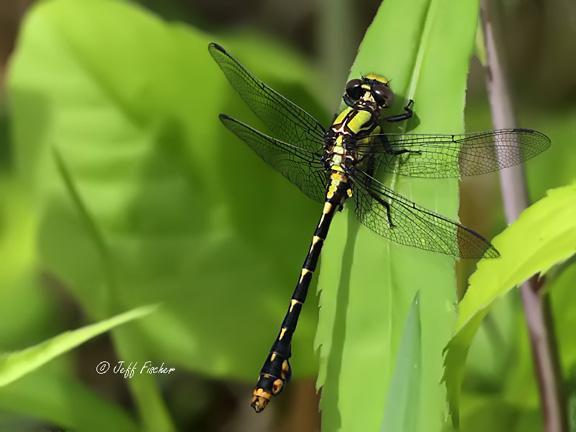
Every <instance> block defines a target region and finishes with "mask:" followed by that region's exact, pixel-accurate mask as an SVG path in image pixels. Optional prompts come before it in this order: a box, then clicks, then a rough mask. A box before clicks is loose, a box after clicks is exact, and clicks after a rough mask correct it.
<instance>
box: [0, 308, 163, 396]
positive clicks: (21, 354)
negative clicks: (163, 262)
mask: <svg viewBox="0 0 576 432" xmlns="http://www.w3.org/2000/svg"><path fill="white" fill-rule="evenodd" d="M155 309H156V306H143V307H140V308H137V309H133V310H130V311H128V312H124V313H122V314H120V315H116V316H114V317H112V318H108V319H106V320H103V321H100V322H97V323H95V324H91V325H88V326H85V327H81V328H79V329H76V330H71V331H67V332H65V333H62V334H59V335H58V336H54V337H53V338H50V339H48V340H46V341H44V342H41V343H39V344H37V345H34V346H32V347H30V348H26V349H24V350H21V351H16V352H12V353H6V354H3V355H2V356H0V387H2V386H5V385H7V384H10V383H11V382H13V381H15V380H17V379H18V378H21V377H22V376H24V375H26V374H28V373H30V372H32V371H34V370H36V369H38V368H39V367H40V366H42V365H44V364H46V363H47V362H49V361H50V360H52V359H54V358H55V357H58V356H59V355H62V354H64V353H66V352H68V351H70V350H71V349H73V348H76V347H77V346H78V345H81V344H82V343H84V342H86V341H87V340H89V339H92V338H93V337H94V336H97V335H99V334H102V333H105V332H107V331H108V330H110V329H113V328H114V327H117V326H119V325H121V324H124V323H127V322H129V321H132V320H135V319H137V318H141V317H143V316H146V315H148V314H150V313H151V312H153V311H154V310H155Z"/></svg>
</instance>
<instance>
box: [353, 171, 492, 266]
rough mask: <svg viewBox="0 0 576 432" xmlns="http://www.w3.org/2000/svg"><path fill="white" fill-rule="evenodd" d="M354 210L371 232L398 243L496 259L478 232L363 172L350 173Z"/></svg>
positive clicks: (460, 254) (463, 256) (445, 252)
mask: <svg viewBox="0 0 576 432" xmlns="http://www.w3.org/2000/svg"><path fill="white" fill-rule="evenodd" d="M351 178H352V181H353V182H354V195H353V197H354V199H355V203H356V207H355V211H356V215H357V217H358V219H359V220H360V222H361V223H362V224H363V225H365V226H366V227H367V228H370V229H371V230H372V231H374V232H375V233H377V234H379V235H381V236H383V237H385V238H387V239H389V240H392V241H393V242H396V243H400V244H402V245H406V246H411V247H416V248H419V249H424V250H428V251H432V252H439V253H443V254H446V255H452V256H455V257H462V258H481V257H486V258H496V257H498V256H499V253H498V251H497V250H496V249H495V248H494V247H493V246H492V245H491V244H490V242H489V241H488V240H486V239H485V238H484V237H482V236H481V235H480V234H478V233H476V232H474V231H472V230H471V229H469V228H466V227H465V226H463V225H460V224H459V223H457V222H455V221H452V220H450V219H448V218H446V217H444V216H442V215H440V214H438V213H435V212H433V211H431V210H428V209H425V208H423V207H420V206H419V205H417V204H415V203H414V202H412V201H410V200H408V199H406V198H404V197H403V196H401V195H399V194H397V193H396V192H394V191H392V190H391V189H389V188H387V187H386V186H385V185H383V184H382V183H380V182H379V181H378V180H376V179H374V178H373V177H371V176H370V175H368V174H367V173H365V172H363V171H356V172H355V173H354V174H352V175H351Z"/></svg>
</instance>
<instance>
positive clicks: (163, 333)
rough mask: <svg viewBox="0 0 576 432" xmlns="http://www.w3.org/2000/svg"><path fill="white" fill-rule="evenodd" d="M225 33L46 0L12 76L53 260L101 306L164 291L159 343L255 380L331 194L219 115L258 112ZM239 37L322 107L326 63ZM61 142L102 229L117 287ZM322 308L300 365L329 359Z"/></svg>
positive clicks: (87, 301)
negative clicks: (320, 206) (319, 346)
mask: <svg viewBox="0 0 576 432" xmlns="http://www.w3.org/2000/svg"><path fill="white" fill-rule="evenodd" d="M210 40H211V38H208V37H207V36H206V35H204V34H202V33H200V32H199V31H196V30H194V29H192V28H190V27H187V26H184V25H181V24H167V23H164V22H162V21H160V20H158V19H157V18H155V17H153V16H152V15H150V14H149V13H147V12H145V11H144V10H142V9H139V8H137V7H134V6H133V5H130V4H129V3H128V2H118V1H110V0H98V1H95V0H85V1H82V2H77V1H74V0H54V1H45V2H41V3H39V4H38V5H37V6H36V7H35V8H34V9H33V10H32V11H31V12H30V14H29V15H28V16H27V19H26V22H25V24H24V27H23V33H22V36H21V38H20V41H19V44H18V50H17V52H16V53H15V56H14V58H13V61H12V67H11V73H10V82H9V84H8V90H9V96H10V109H11V118H12V119H13V122H14V128H13V129H14V130H13V135H14V136H13V138H14V142H15V147H16V151H15V160H16V162H17V169H18V172H19V173H20V176H21V178H22V179H27V180H26V181H27V182H28V183H32V184H33V186H34V187H35V194H34V197H35V198H37V200H38V201H40V202H41V205H42V215H43V219H42V221H41V222H42V223H41V232H40V263H41V264H42V265H43V266H44V267H45V268H47V269H48V270H49V271H50V272H51V273H53V274H55V275H56V276H57V277H58V278H59V279H60V280H62V281H63V283H64V284H65V285H66V286H67V287H68V288H69V289H70V290H71V291H72V292H73V294H74V295H75V297H76V298H77V299H78V301H79V302H80V303H81V305H82V306H83V307H84V308H85V309H86V310H87V311H88V313H89V315H91V316H103V315H102V313H103V311H105V310H106V308H107V305H109V302H110V301H111V299H112V300H113V301H112V304H113V307H114V309H115V310H118V309H125V308H129V307H132V306H134V305H138V304H147V303H151V302H154V303H156V302H161V303H162V305H163V308H162V309H161V310H160V311H159V312H158V313H157V314H154V316H152V317H150V319H149V320H146V321H145V322H142V323H138V334H137V335H136V336H135V337H136V338H137V339H136V340H135V341H134V343H135V344H136V345H139V346H141V347H142V349H143V350H145V351H146V353H145V354H146V355H147V356H150V358H161V359H162V360H163V361H166V362H171V363H174V364H177V365H180V366H182V367H185V368H188V369H192V370H195V371H199V372H203V373H208V374H215V375H218V376H227V377H235V378H242V379H249V380H250V381H251V380H253V379H254V377H255V376H257V373H258V368H259V367H260V366H261V364H262V361H263V359H264V357H263V356H265V355H266V353H267V351H268V349H269V345H270V344H271V342H272V341H273V339H274V336H275V333H276V331H277V327H278V326H279V324H280V320H281V319H282V316H283V314H284V312H285V308H286V305H287V302H288V299H289V297H290V292H291V290H292V288H293V286H294V283H295V282H296V280H297V277H298V269H299V267H300V265H301V261H302V257H303V254H304V253H305V251H306V250H307V246H308V245H307V243H308V241H309V235H310V230H311V229H312V228H311V227H313V226H314V223H315V219H316V207H315V205H314V204H313V203H312V202H310V201H309V200H307V199H306V198H305V197H304V196H302V195H301V193H300V192H299V191H298V190H296V188H294V187H292V186H291V185H289V184H288V182H286V181H285V179H284V178H282V177H281V176H279V175H277V174H276V173H274V172H273V171H272V170H270V169H269V168H268V167H267V166H265V164H263V163H262V162H261V161H260V160H259V159H258V157H257V156H255V155H253V154H252V153H251V150H250V149H248V148H246V147H245V146H244V145H243V144H242V143H241V142H238V141H236V140H234V138H233V137H232V136H231V135H230V134H229V132H228V131H226V130H225V129H224V128H223V127H222V126H221V124H220V123H219V121H218V118H217V116H218V113H220V112H230V113H234V114H235V115H236V114H238V116H239V117H240V118H243V117H245V116H246V115H248V114H247V109H246V108H245V107H244V106H243V104H242V103H241V101H240V100H239V98H238V96H237V95H236V94H234V93H233V90H232V89H230V87H229V86H228V85H227V84H226V83H225V80H224V77H223V76H222V74H221V73H220V71H219V70H218V68H217V66H216V65H215V64H214V62H213V60H212V59H211V58H210V56H209V55H208V52H207V45H208V42H209V41H210ZM227 47H229V49H230V50H231V51H232V52H233V53H235V54H236V55H237V56H238V57H239V58H240V59H241V60H242V61H243V62H244V63H245V64H246V65H247V66H248V67H250V68H252V69H254V71H255V72H256V73H258V74H259V75H261V76H262V78H263V79H265V80H266V81H268V82H270V83H271V84H272V85H273V86H274V87H276V88H278V89H279V90H280V91H282V92H283V93H285V94H287V95H288V96H291V97H294V99H295V100H297V101H298V102H302V103H303V105H304V106H306V107H309V108H311V110H312V111H318V107H317V105H316V104H313V103H310V101H311V98H310V95H309V92H308V91H307V89H306V87H305V86H303V85H302V84H301V83H303V82H307V80H309V79H310V76H311V74H310V73H309V70H308V69H307V68H305V67H304V66H303V63H302V62H301V61H299V59H297V58H295V56H294V55H293V54H291V52H290V51H287V50H286V49H285V48H282V47H279V46H278V45H276V44H273V43H271V42H262V41H255V39H254V38H245V39H244V42H243V40H242V39H240V38H237V44H236V45H232V46H230V45H227ZM308 85H310V83H308ZM31 125H33V127H32V126H31ZM51 146H57V148H58V150H59V153H60V155H61V157H62V160H64V161H65V163H66V167H67V170H68V171H69V174H70V178H72V179H73V180H74V184H75V187H76V189H77V195H78V197H79V199H80V200H81V201H82V202H83V203H84V204H85V206H86V212H87V213H89V214H90V216H91V217H92V218H93V220H94V225H95V226H97V228H98V230H99V232H100V233H101V234H102V235H101V237H102V242H103V243H104V244H105V246H106V250H107V253H108V257H109V258H107V259H108V260H109V262H111V263H113V267H114V268H113V278H114V281H115V284H114V288H112V289H111V290H108V289H106V288H105V287H106V286H107V282H108V280H107V278H109V275H108V273H107V272H106V271H105V270H104V267H105V265H104V263H103V262H102V254H101V253H100V249H99V248H98V246H97V245H96V244H95V242H94V237H93V236H92V235H91V234H90V232H89V230H88V229H87V228H86V224H85V223H84V220H83V218H82V216H81V214H80V213H79V212H78V208H77V206H76V205H75V201H74V199H71V198H73V197H71V196H70V194H69V190H68V189H67V188H66V187H65V185H64V183H63V182H62V180H61V178H60V177H59V175H58V172H57V169H56V168H55V166H54V163H53V160H52V157H51V151H50V147H51ZM23 181H24V180H23ZM274 250H277V251H278V250H280V251H281V253H273V251H274ZM110 291H111V292H110ZM312 300H314V299H312ZM311 303H313V302H311ZM315 323H316V310H315V308H314V305H313V304H311V305H310V307H307V308H306V309H305V312H304V313H303V316H302V323H301V326H300V327H299V329H298V337H297V338H296V340H295V343H294V346H293V349H294V362H293V363H294V364H293V366H294V369H295V373H296V375H299V374H312V373H314V372H315V370H316V360H315V356H314V353H313V349H312V340H313V332H314V328H315ZM167 335H169V337H167ZM238 335H246V337H238Z"/></svg>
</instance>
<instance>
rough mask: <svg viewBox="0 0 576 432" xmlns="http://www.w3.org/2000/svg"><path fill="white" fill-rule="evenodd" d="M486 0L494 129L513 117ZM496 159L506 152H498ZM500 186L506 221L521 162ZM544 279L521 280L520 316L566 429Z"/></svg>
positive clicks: (550, 420)
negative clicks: (521, 310)
mask: <svg viewBox="0 0 576 432" xmlns="http://www.w3.org/2000/svg"><path fill="white" fill-rule="evenodd" d="M489 3H490V0H481V2H480V14H481V23H482V30H483V32H484V44H485V47H486V64H485V69H486V70H485V72H486V73H485V76H486V87H487V89H488V98H489V101H490V108H491V111H492V123H493V125H494V127H495V128H496V129H507V128H514V127H515V126H516V120H515V116H514V110H513V107H512V101H511V97H510V92H509V89H508V85H507V82H506V77H505V73H504V70H503V67H502V63H501V60H500V58H499V55H498V51H497V49H496V42H495V35H494V26H493V21H492V20H491V16H490V14H489V10H490V5H489ZM498 157H499V158H504V157H506V155H505V154H503V153H500V152H499V154H498ZM500 185H501V190H502V198H503V201H504V210H505V214H506V220H507V222H508V223H512V222H513V221H514V220H515V219H517V218H518V216H519V215H520V213H521V212H522V211H523V210H524V209H525V208H526V207H527V205H528V193H527V189H526V182H525V178H524V171H523V168H522V166H518V167H514V168H508V169H505V170H502V171H500ZM542 285H543V281H542V280H539V279H538V276H537V275H534V276H532V277H531V278H530V279H528V280H527V281H526V282H524V283H523V284H522V285H521V288H520V292H521V297H522V303H523V306H524V315H525V319H526V324H527V327H528V333H529V335H530V342H531V348H532V357H533V359H534V367H535V372H536V376H537V378H538V384H539V391H540V401H541V405H542V413H543V416H544V430H545V431H546V432H566V431H567V430H568V422H567V419H566V410H565V404H564V398H563V395H562V390H561V372H560V364H559V360H558V352H557V347H556V343H555V336H554V331H553V330H554V329H553V326H552V320H551V314H550V302H549V298H548V296H546V295H542V294H541V289H542Z"/></svg>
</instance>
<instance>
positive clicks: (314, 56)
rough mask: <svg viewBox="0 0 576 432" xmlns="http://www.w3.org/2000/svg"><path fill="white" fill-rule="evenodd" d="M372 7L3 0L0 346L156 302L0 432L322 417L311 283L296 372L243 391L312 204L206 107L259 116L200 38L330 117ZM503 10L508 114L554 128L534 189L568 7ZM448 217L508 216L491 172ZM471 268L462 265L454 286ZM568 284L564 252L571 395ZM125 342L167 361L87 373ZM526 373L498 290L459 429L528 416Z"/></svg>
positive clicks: (533, 402) (516, 312)
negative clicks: (258, 408) (162, 369)
mask: <svg viewBox="0 0 576 432" xmlns="http://www.w3.org/2000/svg"><path fill="white" fill-rule="evenodd" d="M379 4H380V2H378V1H375V0H370V1H368V0H364V1H361V2H352V1H351V0H348V1H347V0H335V1H331V2H329V1H328V0H316V1H313V2H310V1H306V0H295V1H292V2H282V1H280V0H245V1H237V2H232V1H227V0H194V1H191V2H186V1H182V0H162V1H161V0H143V1H141V2H120V1H118V2H115V1H104V0H102V1H97V0H92V1H77V2H72V1H66V0H58V1H43V2H36V3H35V2H32V1H24V0H13V1H11V2H3V3H2V4H1V5H0V23H1V25H0V31H1V32H2V35H1V37H0V55H1V66H0V67H1V69H0V86H1V87H0V95H1V106H0V263H1V264H0V265H1V268H0V298H1V301H0V317H1V330H0V350H1V351H11V350H16V349H23V348H25V347H27V346H30V345H33V344H35V343H38V342H40V341H42V340H45V339H47V338H49V337H51V336H53V335H56V334H58V333H61V332H63V331H65V330H67V329H71V328H76V327H78V326H81V325H83V324H85V323H86V322H92V321H95V320H100V319H103V318H105V317H108V316H110V315H111V314H113V313H118V312H121V311H124V310H126V309H129V308H131V307H134V306H137V305H141V304H148V303H156V302H161V303H162V304H163V306H162V308H161V310H160V311H159V312H157V313H155V314H154V316H151V317H149V318H146V319H143V320H142V321H139V322H137V323H133V324H128V325H126V326H125V327H123V328H122V329H120V330H118V331H115V332H114V333H113V335H112V336H110V335H108V336H101V337H98V338H96V339H94V340H93V341H91V342H89V343H87V344H85V345H83V346H81V347H80V348H79V349H77V350H75V351H73V352H71V353H69V354H67V355H65V356H63V357H60V358H59V359H57V360H55V361H53V362H51V363H50V364H49V365H47V366H45V367H43V368H41V369H39V370H37V371H36V372H34V373H32V374H30V375H28V376H26V377H25V378H23V379H21V380H19V381H17V382H15V383H13V384H10V385H8V386H5V387H2V388H0V431H4V430H6V431H35V430H59V429H58V428H59V427H62V428H70V429H71V430H102V429H101V428H99V427H98V426H97V423H96V419H95V417H96V416H97V417H99V421H101V422H103V423H102V424H115V425H117V429H115V430H139V428H140V426H138V424H139V423H140V422H142V423H144V424H146V425H148V427H149V428H151V430H157V431H162V430H170V429H172V430H181V431H185V430H186V431H188V430H190V431H196V430H198V431H268V430H286V431H288V430H290V431H292V430H298V431H314V430H318V428H319V416H318V414H317V404H318V400H317V396H316V394H315V391H314V375H315V372H316V364H317V360H316V356H315V353H314V351H313V349H312V340H313V338H314V332H315V326H316V319H317V317H316V315H317V313H316V307H315V305H314V299H313V298H312V299H311V302H310V304H309V305H308V306H307V307H306V309H305V311H306V312H305V315H304V316H303V318H302V322H301V324H300V326H299V330H298V337H297V338H296V340H295V346H294V369H295V370H296V371H297V374H298V376H297V378H300V379H298V380H296V381H295V383H293V385H292V386H290V387H289V388H288V389H287V394H286V395H285V396H284V397H283V398H281V399H279V400H277V401H275V404H273V405H272V406H271V407H270V409H269V411H267V412H265V413H264V414H262V415H259V416H254V415H252V414H251V411H249V407H248V401H249V393H250V389H251V386H252V384H253V383H252V380H253V379H254V378H255V377H256V376H257V372H258V368H259V367H260V364H261V362H262V361H263V355H264V354H265V352H266V351H267V349H268V345H269V343H270V341H271V340H272V338H273V336H274V334H275V332H276V330H277V325H278V320H279V317H281V316H282V315H283V313H284V307H285V305H286V301H287V299H288V297H289V295H290V291H291V289H292V285H293V282H294V281H293V279H294V278H295V273H294V272H295V269H297V268H299V266H300V264H301V260H302V253H303V251H304V250H306V248H307V244H308V237H309V234H310V232H311V229H312V228H311V227H312V226H313V225H314V224H315V220H316V217H317V214H316V213H317V208H316V206H315V205H314V204H313V203H311V202H308V201H307V199H306V198H304V197H303V196H301V195H300V193H299V192H298V191H297V190H296V189H295V188H293V187H291V186H290V185H288V184H287V183H286V182H285V180H284V179H283V178H281V177H280V176H278V175H276V174H275V173H273V172H272V171H271V170H269V169H268V168H267V167H266V166H264V164H262V163H260V161H259V160H258V159H257V158H256V157H255V156H254V155H253V154H251V153H250V151H249V150H248V149H246V148H244V147H243V146H242V145H240V144H239V143H237V142H232V141H233V140H232V139H231V137H230V136H229V135H228V134H226V132H225V131H223V128H221V127H220V125H219V124H218V123H217V122H216V117H215V116H216V114H217V113H218V112H222V111H224V112H229V113H234V114H235V115H236V114H238V117H240V118H243V119H250V118H252V117H251V115H250V113H248V112H247V110H246V108H245V107H244V106H243V105H242V104H241V103H240V102H239V101H238V98H237V97H236V96H235V95H234V94H233V93H232V91H231V89H229V87H228V86H227V84H226V83H225V81H224V79H223V77H222V76H221V74H220V73H219V71H218V70H217V68H216V67H215V65H214V64H213V62H212V60H211V59H210V58H209V57H208V55H207V51H206V46H207V43H208V42H209V41H211V40H218V41H222V42H224V43H225V44H226V46H227V47H229V48H230V49H231V50H232V51H233V52H234V53H235V54H236V55H237V56H238V57H239V58H241V59H242V61H243V62H244V63H245V64H247V65H248V66H249V67H250V69H252V70H253V71H254V72H255V73H257V74H258V75H259V76H260V77H262V78H263V79H264V81H266V82H267V83H269V84H271V85H272V87H274V88H276V89H277V90H279V91H280V92H281V93H283V94H285V95H287V96H288V97H290V98H291V99H293V100H294V101H296V102H297V103H299V104H300V105H301V106H304V107H305V108H306V109H308V110H309V111H310V112H312V113H314V114H315V115H317V116H318V117H319V118H321V119H322V120H323V121H325V122H328V121H329V119H330V118H331V115H332V114H333V113H334V112H335V111H336V109H337V106H338V104H339V102H338V101H339V97H340V93H341V89H342V87H343V84H344V81H345V79H346V76H347V74H348V68H349V67H350V64H351V62H352V60H353V59H354V56H355V52H356V49H357V46H358V43H359V42H360V40H361V39H362V36H363V34H364V32H365V30H366V28H367V26H368V25H369V24H370V22H371V20H372V18H373V16H374V14H375V12H376V10H377V8H378V6H379ZM497 8H498V9H497V11H498V13H497V17H498V23H497V25H498V28H499V29H501V41H502V43H503V45H502V49H503V50H504V55H505V58H506V60H507V66H508V71H509V76H510V78H511V79H510V83H511V85H512V86H513V92H514V98H515V102H516V108H517V112H518V115H519V125H520V126H522V127H530V128H534V129H538V130H541V131H543V132H545V133H546V134H548V135H549V136H550V137H551V138H552V141H553V146H552V148H551V149H550V150H549V151H547V152H546V153H545V154H543V155H542V156H540V157H538V158H537V159H535V160H534V161H530V162H529V164H528V166H527V180H528V184H529V191H530V194H531V199H532V200H536V199H538V198H541V197H542V196H543V195H544V194H545V192H546V190H548V189H550V188H552V187H556V186H560V185H565V184H568V183H569V182H570V181H573V180H574V177H575V175H574V173H575V171H576V170H575V169H576V152H574V150H573V147H572V145H573V142H574V140H575V138H576V55H575V54H576V52H575V48H574V44H573V41H574V38H575V37H576V4H575V3H574V2H572V1H570V0H549V1H541V0H540V1H538V0H503V1H501V2H498V3H497ZM399 37H401V35H399ZM482 74H483V71H482V68H481V67H480V65H479V63H478V61H477V60H473V61H472V65H471V72H470V76H469V84H468V94H467V107H466V113H465V119H466V129H467V130H468V131H475V130H483V129H490V128H491V125H490V113H489V110H488V105H487V102H486V95H485V90H484V78H483V75H482ZM441 99H442V95H441V94H439V95H438V103H439V105H438V106H439V108H438V109H441V107H442V105H441V103H442V102H441ZM254 123H256V124H257V122H256V120H254ZM430 132H434V131H430ZM52 148H56V149H57V151H58V154H59V155H60V156H61V157H62V161H63V163H64V165H65V167H66V169H67V170H68V172H69V173H70V176H71V178H72V181H73V185H72V188H73V189H74V190H75V191H76V192H77V198H78V199H71V190H70V185H66V184H65V182H63V181H62V178H61V175H60V173H59V172H58V170H57V169H56V167H55V164H54V158H53V154H52V150H51V149H52ZM460 216H461V220H462V221H463V223H464V224H466V225H469V226H472V227H475V228H477V229H478V230H479V231H480V232H481V233H483V234H485V235H487V236H492V235H494V234H495V233H497V232H499V231H501V230H502V229H503V227H504V225H505V223H504V218H503V213H502V206H501V200H500V195H499V189H498V176H497V175H487V176H482V177H479V178H473V179H466V180H465V181H463V182H462V187H461V209H460ZM279 227H280V229H279ZM472 270H473V265H471V264H469V263H464V264H461V265H460V266H459V279H460V287H461V292H462V291H463V289H464V287H465V281H466V279H467V276H468V275H469V274H470V272H471V271H472ZM575 282H576V271H575V267H574V266H568V265H565V266H563V267H562V268H560V269H559V270H558V271H557V274H555V275H554V278H553V279H552V282H551V284H550V287H549V290H550V292H551V293H552V300H553V307H554V315H555V317H556V321H557V323H559V324H558V326H557V336H558V341H559V346H560V347H561V350H560V353H561V357H562V365H563V373H564V376H565V378H566V383H567V384H566V393H567V395H568V396H569V397H571V398H572V400H573V402H572V405H571V406H573V407H574V406H576V402H574V401H576V344H574V342H573V335H572V333H571V332H572V330H571V329H573V328H574V324H575V321H576V298H575V296H576V294H575V292H574V290H573V287H574V285H575ZM311 297H314V296H311ZM118 359H126V360H130V361H140V362H142V361H144V360H152V361H154V362H157V363H161V362H165V363H167V364H169V365H171V366H174V367H175V368H176V369H177V372H176V374H175V375H171V376H165V377H143V378H142V377H138V378H137V379H134V380H126V379H124V378H123V377H122V376H120V375H114V374H106V375H98V374H97V373H96V372H95V367H96V365H97V364H98V362H100V361H102V360H108V361H111V362H115V361H117V360H118ZM534 383H535V381H534V379H533V376H532V364H531V356H530V348H529V345H528V342H527V337H526V334H525V330H524V322H523V317H522V311H521V308H520V306H519V302H518V301H517V299H516V298H515V297H514V296H509V297H508V298H507V299H505V300H504V301H502V302H500V304H498V306H497V307H496V308H495V309H494V311H493V312H492V313H491V315H490V317H489V319H488V320H487V322H486V324H485V326H484V327H483V330H482V332H481V334H480V335H479V337H477V338H476V340H475V343H474V345H473V348H472V351H471V354H470V356H469V361H468V369H467V376H466V380H465V387H464V394H463V397H464V399H463V402H462V407H463V414H462V417H463V418H462V423H463V424H462V430H465V431H467V432H469V431H476V430H478V431H480V430H483V431H484V430H495V431H499V430H502V431H511V430H517V431H532V430H534V431H536V430H541V419H540V413H539V408H538V396H537V392H536V389H535V384H534ZM118 425H122V426H118ZM154 425H155V426H156V429H154Z"/></svg>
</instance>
